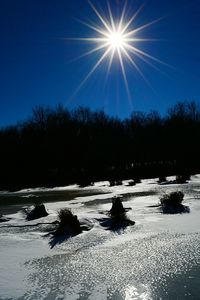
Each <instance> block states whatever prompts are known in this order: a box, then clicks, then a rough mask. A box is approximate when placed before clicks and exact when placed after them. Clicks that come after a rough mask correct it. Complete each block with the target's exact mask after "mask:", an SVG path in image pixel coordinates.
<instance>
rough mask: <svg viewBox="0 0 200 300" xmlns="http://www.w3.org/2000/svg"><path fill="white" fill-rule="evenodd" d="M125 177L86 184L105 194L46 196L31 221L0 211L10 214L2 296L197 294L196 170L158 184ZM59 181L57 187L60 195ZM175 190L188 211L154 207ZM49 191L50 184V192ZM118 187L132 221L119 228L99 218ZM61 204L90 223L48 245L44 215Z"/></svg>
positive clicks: (0, 237)
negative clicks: (117, 182) (40, 213)
mask: <svg viewBox="0 0 200 300" xmlns="http://www.w3.org/2000/svg"><path fill="white" fill-rule="evenodd" d="M173 179H174V178H173ZM173 179H172V180H173ZM126 184H127V181H124V182H123V185H121V186H116V187H109V186H108V182H100V183H95V184H94V186H93V187H91V188H92V189H95V188H98V190H99V191H100V192H103V193H104V194H101V193H99V194H97V195H91V196H80V197H76V198H74V199H71V200H68V201H56V202H53V201H52V199H51V201H49V202H48V196H47V201H46V203H45V206H46V209H47V211H48V213H49V215H48V216H47V217H46V218H41V219H38V220H34V221H30V222H27V221H26V220H25V219H24V215H23V214H22V213H21V212H20V211H18V212H17V213H12V214H11V213H9V210H8V213H7V214H5V215H6V216H7V217H10V218H11V220H10V221H9V222H6V223H1V224H0V269H1V272H0V299H18V300H19V299H20V300H22V299H34V300H37V299H40V300H42V299H67V300H70V299H73V300H74V299H97V300H98V299H99V300H101V299H116V300H122V299H126V300H129V299H148V300H150V299H183V298H185V297H191V298H192V299H198V296H199V294H200V287H199V284H198V280H199V278H200V201H199V198H200V175H196V176H193V177H192V180H191V181H190V183H188V184H187V185H185V184H184V185H170V186H159V185H158V184H157V182H156V179H151V180H143V181H142V183H140V184H137V185H135V186H132V187H130V186H126ZM74 188H75V189H77V186H75V187H74ZM63 189H65V188H56V192H57V193H58V194H57V195H59V192H60V193H63V191H64V190H63ZM71 189H72V187H70V190H71ZM36 190H37V191H39V190H40V191H41V189H34V192H35V191H36ZM42 190H44V189H42ZM175 190H181V191H183V192H184V193H185V198H184V199H185V201H184V204H185V205H188V206H189V207H190V210H191V212H190V213H189V214H177V215H163V214H161V212H160V210H159V208H158V207H156V205H157V204H158V202H159V198H160V197H161V195H162V194H163V193H165V192H171V191H175ZM46 191H47V190H45V192H46ZM54 191H55V190H52V189H50V190H49V189H48V195H49V196H51V193H52V192H54ZM65 191H66V193H67V192H68V188H66V189H65ZM6 194H8V193H6V192H4V197H5V195H6ZM20 195H23V196H29V195H32V191H31V190H30V189H29V190H24V191H23V192H22V191H20ZM115 195H122V197H123V198H122V200H123V204H124V207H129V208H131V210H129V211H128V213H127V216H128V218H130V219H131V220H134V221H135V222H136V224H135V225H134V226H130V227H127V228H125V229H124V230H120V231H118V232H114V231H110V230H107V229H106V228H104V227H102V226H101V224H100V219H101V218H108V215H107V212H108V210H109V209H110V208H111V202H112V198H113V197H114V196H115ZM30 197H31V196H30ZM38 197H40V194H38ZM25 199H26V198H25ZM57 199H59V197H57ZM13 205H14V204H13ZM17 207H18V206H17ZM63 207H66V208H70V209H71V210H72V211H73V213H75V214H76V215H77V216H78V218H79V220H80V221H81V222H82V223H85V224H88V225H91V230H89V231H84V232H83V233H81V234H80V235H77V236H76V237H73V238H70V239H68V240H64V241H63V242H62V243H60V244H57V245H55V247H53V248H52V249H51V247H50V244H49V242H50V237H49V231H50V230H52V226H51V225H48V224H45V223H51V222H53V221H55V220H56V219H57V212H58V210H59V209H60V208H63ZM20 209H21V208H20ZM38 223H39V225H38ZM27 225H31V226H27ZM32 225H33V226H32ZM16 226H17V227H16ZM185 295H186V296H185Z"/></svg>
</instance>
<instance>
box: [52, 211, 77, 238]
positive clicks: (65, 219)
mask: <svg viewBox="0 0 200 300" xmlns="http://www.w3.org/2000/svg"><path fill="white" fill-rule="evenodd" d="M58 219H59V225H58V228H57V230H56V232H55V234H56V235H63V234H68V235H76V234H79V233H81V226H80V223H79V220H78V218H77V216H76V215H74V214H73V213H72V212H71V210H70V209H68V208H62V209H60V210H59V212H58Z"/></svg>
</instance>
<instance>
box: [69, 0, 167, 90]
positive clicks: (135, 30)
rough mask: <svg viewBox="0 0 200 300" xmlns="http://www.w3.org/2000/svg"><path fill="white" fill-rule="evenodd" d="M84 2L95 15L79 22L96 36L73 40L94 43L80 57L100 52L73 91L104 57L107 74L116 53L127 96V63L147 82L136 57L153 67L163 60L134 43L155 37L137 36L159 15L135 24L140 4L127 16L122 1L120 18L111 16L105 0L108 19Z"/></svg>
mask: <svg viewBox="0 0 200 300" xmlns="http://www.w3.org/2000/svg"><path fill="white" fill-rule="evenodd" d="M88 2H89V4H90V6H91V8H92V10H93V11H94V13H95V14H96V16H97V18H98V20H97V23H96V24H94V23H86V22H83V21H80V22H81V23H82V24H83V25H85V26H87V27H89V28H90V29H92V30H93V31H94V32H95V34H96V36H93V37H91V36H90V37H81V38H74V39H73V40H78V41H83V42H85V43H89V44H94V46H93V48H92V49H91V50H90V51H88V52H86V53H85V54H83V55H82V56H81V57H84V56H89V55H92V54H94V53H95V52H99V53H101V55H100V57H99V59H98V60H97V62H96V63H95V65H94V66H93V67H92V69H91V70H90V72H89V73H88V74H87V75H86V77H85V78H84V79H83V81H82V82H81V84H80V85H79V87H78V88H77V90H76V92H75V93H74V94H76V93H77V92H78V91H79V90H80V89H81V87H82V86H83V85H84V84H85V83H86V81H87V80H88V79H89V78H90V77H91V76H92V75H93V73H94V72H95V71H96V69H97V68H98V67H99V66H100V65H101V64H102V63H103V62H104V61H107V65H108V67H107V68H108V69H107V74H109V72H110V70H111V67H112V64H113V61H114V57H117V59H118V61H119V64H120V66H121V71H122V75H123V78H124V83H125V86H126V90H127V93H128V95H129V96H130V92H129V85H128V80H127V75H126V64H127V63H128V64H129V65H131V66H132V67H133V68H134V69H135V70H136V71H137V72H138V74H139V75H140V76H141V77H142V78H143V79H144V80H145V81H146V83H147V84H148V85H150V83H149V81H148V79H147V78H146V77H145V76H144V74H143V72H142V70H141V68H140V66H139V64H138V61H139V60H141V61H143V62H145V63H146V64H148V65H149V66H151V67H153V68H154V69H156V70H159V68H158V67H157V65H156V64H157V63H158V64H164V65H166V64H165V63H164V62H162V61H161V60H159V59H157V58H156V57H154V56H152V55H150V54H149V53H147V52H145V51H143V50H141V48H140V47H138V44H139V43H144V42H149V41H156V40H155V39H150V38H144V37H141V36H140V33H141V32H142V31H144V30H145V29H146V28H148V27H149V26H151V25H153V24H155V23H157V22H158V21H160V19H161V18H159V19H156V20H153V21H151V22H149V23H145V24H143V25H141V26H139V27H136V26H135V24H134V23H135V22H134V21H135V19H136V18H137V16H138V15H139V13H140V11H141V10H142V8H143V5H142V6H140V7H139V9H138V10H137V11H136V12H135V13H133V15H132V17H131V18H129V19H128V18H127V17H126V12H127V2H125V5H124V7H123V10H122V12H121V16H120V19H119V20H117V19H115V18H114V16H113V12H112V10H111V7H110V5H109V2H107V3H108V15H109V19H108V18H106V17H105V16H104V15H102V14H100V13H99V11H98V10H97V8H96V7H95V6H94V4H93V3H92V2H91V1H90V0H88Z"/></svg>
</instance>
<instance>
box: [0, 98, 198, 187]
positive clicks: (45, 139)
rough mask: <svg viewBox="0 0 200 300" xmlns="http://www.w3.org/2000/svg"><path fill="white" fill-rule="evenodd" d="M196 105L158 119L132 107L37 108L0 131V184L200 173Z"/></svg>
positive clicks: (183, 105) (50, 183)
mask: <svg viewBox="0 0 200 300" xmlns="http://www.w3.org/2000/svg"><path fill="white" fill-rule="evenodd" d="M199 133H200V109H199V107H198V105H197V104H196V103H195V102H189V103H188V102H178V103H177V104H176V105H175V106H173V107H171V108H170V109H169V110H168V112H167V114H166V115H165V116H164V117H162V116H160V114H159V113H158V112H157V111H153V112H151V113H143V112H133V113H132V114H131V116H130V117H129V118H127V119H125V120H120V119H118V118H114V117H111V116H108V115H106V114H105V113H104V112H103V111H96V112H93V111H91V110H90V109H89V108H82V107H80V108H78V109H75V110H71V111H70V110H68V109H66V108H64V107H63V106H61V105H59V106H58V107H57V108H55V109H51V108H48V107H42V106H40V107H36V108H35V109H34V110H33V112H32V115H31V117H30V118H29V119H28V120H26V121H23V122H20V123H18V124H17V125H15V126H10V127H6V128H2V129H1V130H0V166H1V172H0V189H12V190H15V189H18V188H23V187H34V186H56V185H67V184H73V183H79V184H81V185H86V184H88V183H91V182H94V181H98V180H121V179H131V178H132V179H137V178H151V177H161V176H168V175H177V174H194V173H197V172H200V159H199V155H200V138H199V137H200V135H199Z"/></svg>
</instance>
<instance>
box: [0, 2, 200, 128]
mask: <svg viewBox="0 0 200 300" xmlns="http://www.w3.org/2000/svg"><path fill="white" fill-rule="evenodd" d="M109 2H110V5H111V7H112V12H113V14H114V15H115V17H116V18H117V16H119V15H120V11H121V9H122V7H123V5H124V3H125V1H124V0H110V1H109ZM127 2H128V4H127V18H128V17H131V16H132V15H133V14H134V12H135V11H136V10H137V9H138V8H139V6H140V5H141V4H143V3H144V4H145V5H144V8H143V9H142V11H141V12H140V14H138V16H137V18H136V19H135V21H134V23H133V28H135V27H139V26H141V25H143V24H145V23H148V22H151V21H152V20H155V19H157V18H160V17H163V18H162V19H161V20H160V21H159V22H157V23H155V24H153V25H152V26H150V27H148V28H146V29H145V30H143V31H141V37H145V38H153V39H158V40H157V41H149V42H144V43H141V44H140V45H139V47H140V49H141V50H143V51H146V52H148V53H149V54H150V55H153V56H155V57H156V58H158V59H160V60H162V61H164V62H165V63H167V64H169V65H171V66H172V68H171V67H168V66H165V65H161V64H158V63H155V64H154V65H155V66H156V67H158V68H159V69H160V71H161V72H158V71H157V70H155V69H153V68H152V67H150V66H148V65H147V64H145V63H144V62H142V61H141V60H140V59H139V58H137V57H134V56H133V58H134V59H135V60H136V62H137V64H138V66H139V67H140V69H141V70H142V72H143V74H144V75H145V77H146V78H147V79H148V81H149V83H150V85H151V87H149V86H148V85H147V84H146V82H145V81H144V80H143V78H142V77H141V76H140V75H139V74H138V72H137V71H136V69H134V68H133V66H132V65H131V64H130V63H128V62H127V61H126V62H125V68H126V73H127V79H128V84H129V88H130V94H131V102H130V101H129V99H128V96H127V92H126V88H125V85H124V80H123V76H122V72H121V69H120V65H119V62H118V61H117V59H115V60H114V62H113V65H112V68H111V71H110V73H109V76H108V78H106V70H107V67H108V60H105V61H104V62H103V63H102V64H101V65H100V66H99V68H97V70H96V71H95V72H94V74H93V75H92V76H91V77H90V78H89V80H88V81H87V82H86V83H85V84H84V85H83V86H82V88H81V89H80V90H79V92H78V93H77V94H75V95H74V92H75V91H76V89H77V88H78V86H79V85H80V83H81V82H82V80H83V79H84V78H85V77H86V76H87V74H88V72H89V71H90V70H91V69H92V67H93V66H94V65H95V63H96V62H97V61H98V59H99V58H100V57H101V55H102V53H101V51H99V52H97V53H93V54H91V55H88V56H86V57H83V58H80V59H77V60H76V58H77V57H78V56H80V55H82V54H83V53H84V52H86V51H89V50H91V49H92V46H94V44H91V43H85V42H83V41H73V40H70V38H77V37H83V38H84V37H94V36H96V33H95V32H94V31H93V30H92V29H90V28H88V27H86V26H84V25H83V24H82V23H80V22H79V21H78V20H82V21H86V22H92V23H96V24H98V26H100V25H101V27H102V24H101V22H100V20H99V19H98V18H97V16H96V15H95V13H94V11H93V10H92V8H91V6H90V5H89V3H88V2H87V1H86V0H73V1H71V0H1V1H0V126H5V125H8V124H15V123H16V122H17V121H20V120H24V119H26V118H27V117H28V116H30V115H31V111H32V108H34V107H35V106H38V105H47V106H51V107H55V106H56V105H57V104H59V103H60V104H63V105H64V106H66V107H69V108H75V107H77V106H87V107H90V108H91V109H93V110H95V109H103V110H104V111H105V112H106V113H108V114H110V115H114V116H116V115H117V116H119V117H120V118H125V117H127V116H129V115H130V113H131V112H132V111H133V110H134V111H138V110H140V111H145V112H149V111H151V110H158V111H160V112H161V113H162V114H163V113H165V112H166V110H167V108H168V107H169V106H172V105H173V104H175V103H176V102H177V101H184V100H189V101H190V100H195V101H196V102H198V103H200V1H199V0H146V1H145V2H144V1H142V0H128V1H127ZM92 3H93V4H94V5H95V6H96V7H97V8H98V10H99V11H100V12H101V13H102V14H104V15H105V16H108V9H107V5H106V1H105V0H98V1H97V0H93V1H92ZM163 73H164V74H163Z"/></svg>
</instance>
